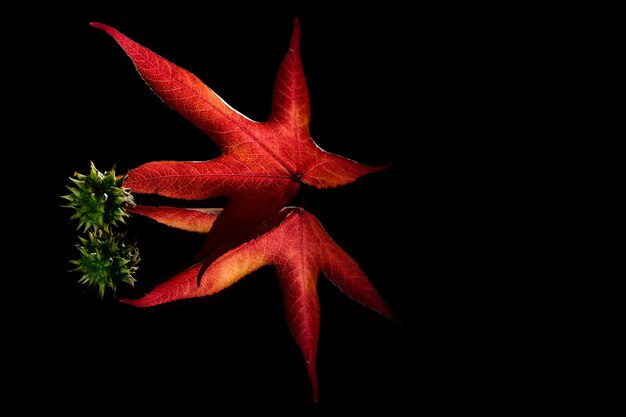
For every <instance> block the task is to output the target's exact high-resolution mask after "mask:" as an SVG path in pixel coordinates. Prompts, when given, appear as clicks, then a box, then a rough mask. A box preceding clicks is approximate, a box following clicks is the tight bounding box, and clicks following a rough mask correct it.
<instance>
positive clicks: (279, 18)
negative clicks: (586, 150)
mask: <svg viewBox="0 0 626 417" xmlns="http://www.w3.org/2000/svg"><path fill="white" fill-rule="evenodd" d="M174 7H175V9H168V10H156V9H155V7H152V8H150V9H143V10H129V9H128V8H114V7H107V8H104V7H99V6H97V5H92V6H90V7H89V8H87V7H84V6H80V7H78V8H67V9H58V8H54V9H51V10H49V11H46V10H42V11H41V13H39V14H38V16H37V17H36V18H35V19H30V20H29V21H28V22H29V23H28V25H29V27H31V28H32V31H33V32H32V33H36V34H37V37H36V38H33V39H34V40H32V41H29V40H26V41H25V44H26V45H25V47H24V48H19V49H20V50H19V51H18V53H19V54H20V57H21V58H22V60H21V61H20V62H22V63H23V68H24V71H23V73H25V74H27V80H26V83H25V84H27V86H26V87H25V88H27V89H29V91H30V90H31V89H32V90H33V91H35V92H36V95H35V96H34V97H32V98H29V99H28V100H27V103H26V104H27V106H25V107H24V108H25V109H27V110H25V112H26V113H27V115H28V116H29V121H28V122H25V123H24V124H23V125H22V128H23V131H24V132H26V135H25V137H26V138H36V142H31V141H30V139H24V143H22V144H23V145H26V149H25V151H24V152H27V154H28V155H30V156H29V158H28V161H29V162H31V163H32V166H31V165H29V167H28V169H27V170H28V172H27V173H24V176H25V178H27V175H28V174H29V173H33V172H34V173H35V175H34V177H33V178H32V179H29V181H31V182H32V184H34V189H36V190H37V193H36V199H35V202H34V203H33V204H29V207H28V208H29V209H30V210H33V211H34V216H32V217H31V219H35V220H30V221H28V226H29V229H28V230H29V233H28V234H26V233H24V234H22V238H25V240H27V243H26V244H27V245H29V246H30V247H32V246H33V243H32V242H33V241H36V242H38V243H37V247H36V249H35V250H29V251H27V253H28V259H27V260H26V261H25V262H26V265H27V266H28V270H29V271H30V272H29V273H27V274H26V278H25V279H24V281H23V282H21V283H20V284H26V285H27V288H26V289H25V290H24V294H25V295H26V296H27V299H28V301H27V304H26V305H25V306H24V305H22V306H23V307H22V309H23V310H22V311H23V316H24V317H26V318H27V320H28V321H29V324H28V325H24V326H21V325H20V326H19V330H20V333H21V334H22V335H23V336H21V337H20V339H19V340H22V341H26V340H28V342H27V343H24V345H23V348H22V347H19V348H18V349H23V350H24V351H28V352H29V355H28V358H29V359H28V360H25V361H23V364H24V371H23V372H21V373H20V375H19V377H18V378H19V381H20V382H19V383H17V384H16V387H17V389H18V390H27V391H29V392H32V391H33V390H34V391H35V392H37V393H38V395H39V396H40V398H45V401H46V403H47V404H48V405H49V406H51V407H53V408H57V407H58V408H60V409H69V408H78V409H80V410H82V411H84V412H86V413H87V414H89V412H90V410H96V409H100V408H101V407H105V406H106V407H111V408H113V409H117V408H119V409H122V408H127V407H130V408H132V409H135V410H139V409H141V408H146V409H158V410H177V411H176V414H181V415H185V414H187V413H190V410H193V409H198V410H199V412H202V413H205V412H206V413H211V412H213V413H215V412H217V411H216V410H219V409H221V407H224V406H225V407H229V408H230V410H237V409H239V408H240V407H248V406H249V407H253V408H256V409H257V410H270V411H272V410H276V411H277V410H287V411H289V412H290V413H291V415H309V414H327V413H331V412H333V411H336V410H352V411H354V412H358V411H359V410H372V409H374V408H377V407H381V408H382V409H384V410H386V411H387V412H388V413H389V415H400V412H399V411H398V410H402V409H406V410H412V411H414V412H419V410H421V409H425V408H427V407H435V408H436V409H439V410H442V411H445V410H449V409H452V408H455V409H456V408H459V407H460V408H461V409H476V410H479V409H480V410H483V409H486V408H491V407H494V401H493V398H494V397H498V398H499V399H502V398H508V396H509V395H513V393H514V392H515V391H516V389H514V388H513V387H512V386H511V384H510V380H509V378H510V376H511V374H515V372H517V370H518V369H519V366H520V362H523V361H524V360H525V359H524V357H516V356H515V355H513V354H512V353H510V351H509V350H508V348H509V347H510V346H511V345H512V344H514V343H518V342H520V341H516V340H512V339H511V338H510V337H509V336H507V333H506V329H507V328H510V326H511V323H510V322H509V321H508V319H506V318H503V317H502V316H500V317H495V316H497V308H494V304H495V305H498V306H503V305H506V304H508V303H509V302H511V300H512V299H513V298H514V295H513V294H512V289H511V288H510V287H508V286H507V287H506V288H502V291H501V292H500V293H499V294H498V295H497V297H496V298H495V299H494V297H492V294H493V291H494V288H493V285H495V286H496V290H497V287H498V285H502V284H498V283H496V282H494V281H493V280H491V279H487V278H485V277H487V276H491V275H492V274H493V273H494V271H495V272H498V267H499V264H498V263H497V262H495V261H494V262H491V263H490V264H489V266H486V265H487V264H485V263H482V261H484V259H485V258H488V257H491V256H495V255H496V249H493V248H492V247H491V246H490V247H489V248H488V249H487V247H486V243H485V241H486V240H489V242H488V245H493V244H495V245H497V244H498V243H499V242H500V240H499V239H500V237H499V236H498V234H497V233H496V234H495V235H494V234H493V233H492V232H493V231H492V230H489V231H487V225H486V220H485V218H486V217H489V215H490V214H491V213H493V214H494V216H495V215H496V214H495V213H496V212H497V209H498V207H497V206H496V207H494V206H493V205H484V204H483V203H479V200H480V198H481V196H482V195H484V193H485V192H484V190H483V187H484V184H483V183H482V182H481V180H482V179H483V176H484V175H486V174H485V173H484V172H483V169H484V167H483V165H482V164H481V162H482V161H483V158H484V155H483V154H482V150H484V149H486V148H487V146H493V142H490V141H487V140H485V138H490V137H492V136H494V135H496V134H499V133H501V123H503V122H501V121H498V122H493V121H494V120H500V119H498V118H499V117H501V116H502V117H505V116H506V112H505V111H503V109H502V106H504V107H506V103H505V101H504V100H503V99H502V98H501V97H502V96H503V95H505V94H506V93H507V92H510V91H511V87H509V86H507V84H506V83H507V82H508V81H510V80H507V77H506V75H502V74H505V73H506V70H507V68H508V66H509V65H510V64H511V63H510V62H509V61H507V60H506V58H505V57H504V55H505V54H504V52H503V48H507V47H509V48H511V47H513V44H512V43H513V42H514V41H513V40H509V39H507V40H502V39H500V40H498V41H497V42H494V41H493V35H494V33H495V34H498V33H499V31H500V29H499V28H498V27H493V26H490V28H489V30H487V29H485V27H484V26H483V24H482V23H483V22H484V21H482V20H476V16H480V11H478V12H477V11H476V10H473V11H472V12H473V13H474V14H473V15H472V18H471V19H466V16H467V15H466V14H465V12H466V11H465V10H460V9H445V8H442V9H436V10H435V9H429V8H421V9H419V10H417V13H409V12H407V11H405V10H402V9H392V8H390V7H389V8H386V9H366V8H363V9H359V10H352V11H350V12H338V11H336V10H333V9H324V8H323V7H319V6H318V7H291V8H276V9H273V8H263V9H257V10H251V9H249V8H245V7H243V6H241V7H239V6H235V7H230V8H227V7H223V6H221V7H217V6H216V7H215V8H214V9H213V6H212V5H207V6H206V9H207V11H206V12H202V11H198V10H194V8H193V7H184V5H183V4H180V5H174ZM48 13H49V15H48ZM295 16H299V18H300V22H301V26H302V43H301V53H302V59H303V63H304V69H305V73H306V76H307V82H308V86H309V91H310V96H311V108H312V121H311V133H312V135H313V138H314V139H315V141H316V142H317V143H318V144H319V145H320V146H321V147H322V148H324V149H326V150H328V151H331V152H334V153H338V154H340V155H344V156H347V157H350V158H352V159H355V160H358V161H360V162H364V163H369V164H384V163H388V162H390V161H393V165H392V166H391V168H389V170H387V171H385V172H383V173H379V174H374V175H370V176H367V177H363V178H361V179H359V180H358V181H357V182H356V183H354V184H350V185H347V186H344V187H341V188H338V189H334V190H314V189H308V188H306V187H305V188H304V189H303V190H302V191H301V193H300V196H301V199H299V201H298V202H299V203H302V204H303V205H304V206H305V207H306V208H307V209H308V210H309V211H310V212H312V213H313V214H314V215H316V216H317V217H318V218H319V219H320V221H321V222H322V224H323V225H324V226H325V228H326V230H327V231H328V232H329V234H330V235H331V236H332V237H333V238H334V239H335V241H336V242H337V243H338V244H339V245H341V246H342V247H343V248H344V249H345V250H346V251H347V252H348V253H350V254H351V255H352V256H353V257H354V258H355V259H356V260H357V262H359V264H360V266H361V267H362V268H363V270H364V271H365V272H366V273H367V275H368V276H369V277H370V279H371V281H372V283H373V284H374V285H375V286H376V287H377V288H378V289H379V292H380V293H381V295H382V296H383V298H384V299H385V300H386V301H387V302H388V303H389V304H390V306H391V307H392V308H393V309H394V310H395V311H396V313H397V314H398V316H399V317H400V319H401V321H402V325H401V326H397V325H395V324H393V323H391V322H389V321H387V320H385V319H384V318H382V317H380V316H378V315H377V314H375V313H373V312H371V311H369V310H368V309H366V308H364V307H362V306H360V305H358V304H357V303H355V302H353V301H352V300H350V299H348V298H347V297H345V296H344V295H343V294H342V293H341V292H340V291H338V290H337V289H336V288H334V287H333V286H332V284H330V283H329V282H328V281H327V280H326V279H325V277H323V276H320V284H319V296H320V302H321V312H322V318H321V335H320V343H319V353H318V376H319V381H320V403H319V405H317V406H314V405H313V404H312V403H311V396H310V387H309V382H308V376H307V374H306V370H305V366H304V361H303V360H302V357H301V354H300V351H299V349H298V347H297V345H296V343H295V342H294V340H293V339H292V337H291V334H290V332H289V329H288V326H287V323H286V320H285V317H284V312H283V306H282V301H281V294H280V289H279V286H278V282H277V279H276V277H275V273H274V270H273V269H272V268H265V269H262V270H260V271H258V272H256V273H254V274H252V275H251V276H249V277H247V278H245V279H243V280H242V281H240V282H239V283H237V284H236V285H234V286H233V287H232V288H229V289H227V290H225V291H223V292H222V293H220V294H217V295H215V296H212V297H207V298H202V299H197V300H188V301H180V302H176V303H171V304H168V305H163V306H158V307H154V308H150V309H135V308H132V307H129V306H126V305H120V304H118V303H117V302H116V301H115V300H113V299H112V298H111V297H110V296H107V297H106V299H105V300H104V301H100V300H99V299H98V298H97V296H96V295H95V294H94V293H93V292H89V291H86V290H85V288H83V287H81V286H79V285H78V284H76V282H75V281H76V280H77V279H78V275H77V274H76V273H70V272H68V270H69V269H70V266H69V265H68V260H69V259H72V258H74V257H75V256H76V249H75V248H74V247H73V244H74V242H75V241H76V233H75V231H74V225H73V224H70V223H69V221H68V219H69V216H70V215H71V212H70V210H68V209H62V208H60V207H59V205H60V204H61V200H60V198H59V196H60V195H62V194H64V193H65V185H66V184H67V183H68V177H69V176H70V175H72V174H73V172H74V171H79V172H86V171H87V170H88V164H89V161H90V160H91V161H94V163H95V164H96V166H97V167H99V168H100V169H108V168H110V167H111V166H113V165H115V166H116V168H117V171H118V172H119V173H123V172H125V171H127V170H128V169H130V168H133V167H135V166H137V165H139V164H141V163H144V162H148V161H153V160H164V159H168V160H202V159H211V158H213V157H216V156H217V155H218V150H217V148H216V146H215V145H214V144H213V143H212V142H211V140H210V139H209V138H208V137H207V136H206V135H204V134H203V133H202V132H200V131H199V130H198V129H196V128H195V127H193V126H192V125H191V124H190V123H188V122H187V121H185V120H184V119H183V118H182V117H181V116H179V115H177V114H176V113H175V112H173V111H172V110H171V109H169V108H168V107H167V106H166V105H164V104H163V103H162V102H161V101H160V100H159V99H158V98H157V97H156V96H155V95H154V94H153V93H152V92H150V90H149V89H148V87H147V86H146V85H145V84H144V83H143V81H142V80H141V79H140V77H139V76H138V74H137V73H136V72H135V70H134V68H133V66H132V63H131V62H130V60H129V59H128V58H127V57H126V56H125V54H124V53H123V51H122V50H121V49H120V48H119V47H118V46H117V45H116V44H115V42H114V41H113V40H112V39H111V38H110V37H109V36H108V35H106V34H104V33H103V32H100V31H98V30H95V29H93V28H91V27H90V26H89V24H88V23H89V22H90V21H98V22H102V23H107V24H110V25H112V26H114V27H116V28H117V29H119V30H120V31H122V32H123V33H125V34H126V35H127V36H129V37H131V38H132V39H134V40H135V41H138V42H140V43H141V44H143V45H144V46H146V47H149V48H150V49H152V50H153V51H155V52H157V53H159V54H160V55H162V56H164V57H165V58H167V59H169V60H170V61H172V62H174V63H176V64H178V65H180V66H182V67H184V68H186V69H188V70H190V71H192V72H193V73H195V74H196V75H198V76H199V77H200V78H201V79H202V80H203V81H204V82H205V83H207V85H209V86H210V87H211V88H212V89H213V90H214V91H216V92H217V93H218V94H219V95H220V96H221V97H222V98H224V99H225V100H226V101H227V102H228V103H229V104H231V105H232V106H233V107H234V108H236V109H238V110H239V111H241V112H242V113H244V114H246V115H247V116H249V117H250V118H252V119H254V120H264V119H266V118H267V117H268V115H269V111H270V103H271V91H272V86H273V79H274V76H275V73H276V70H277V68H278V66H279V64H280V62H281V60H282V58H283V56H284V54H285V52H286V49H287V46H288V42H289V38H290V35H291V29H292V21H293V18H294V17H295ZM507 19H508V18H507V16H506V14H505V15H504V17H503V19H502V20H501V22H500V23H499V25H501V26H502V27H505V26H506V25H507V23H508V20H507ZM511 19H512V18H511ZM499 25H498V26H499ZM487 39H489V41H486V40H487ZM494 54H495V55H496V56H502V59H501V60H500V59H498V60H494V59H493V56H494ZM498 54H500V55H498ZM515 88H520V86H519V85H518V86H517V87H515ZM29 97H31V96H30V95H29ZM514 130H515V129H514ZM514 134H515V133H514ZM30 143H37V145H32V147H31V145H30ZM496 146H497V145H496ZM490 149H491V150H492V151H493V148H490ZM508 158H509V156H508V154H507V153H506V152H504V154H501V155H500V157H499V162H498V163H501V164H506V163H507V161H508ZM31 168H32V170H31ZM31 196H32V195H31ZM136 198H137V200H138V202H142V201H154V200H147V199H142V198H141V196H137V197H136ZM160 201H161V202H165V201H164V200H160ZM217 202H219V201H217ZM169 203H171V202H169ZM498 204H502V202H498ZM477 213H478V214H479V215H478V216H476V214H477ZM129 227H130V230H131V233H132V235H133V236H134V237H136V238H137V239H138V241H139V247H140V249H141V255H142V259H143V260H142V263H141V269H140V272H139V273H138V275H137V278H138V280H139V281H138V283H137V286H136V288H135V289H120V291H119V295H120V296H130V297H138V296H140V295H141V294H143V293H145V292H146V291H149V290H150V289H151V288H153V287H154V285H156V284H157V283H158V282H161V281H163V280H165V279H167V278H168V277H169V276H171V275H172V274H173V273H175V272H177V271H179V270H181V269H182V268H184V267H185V266H187V265H189V264H190V263H191V262H192V257H193V254H194V252H195V250H196V249H197V248H198V247H199V245H200V244H201V241H202V239H201V237H198V236H193V235H190V234H186V233H183V232H178V231H175V230H171V229H168V228H165V227H161V226H159V225H156V224H154V223H151V222H150V221H148V220H144V219H138V218H137V219H136V218H133V219H131V220H130V221H129ZM483 248H484V249H483ZM33 253H34V254H33ZM509 268H511V267H510V266H509ZM515 268H516V266H515V265H514V266H513V269H515ZM508 271H509V273H511V270H510V269H509V270H508ZM513 273H515V271H514V272H513ZM487 291H489V293H488V292H487ZM487 303H488V304H487ZM487 305H488V306H489V307H487ZM19 346H22V345H19ZM25 406H26V407H28V404H26V405H25ZM172 412H174V411H172Z"/></svg>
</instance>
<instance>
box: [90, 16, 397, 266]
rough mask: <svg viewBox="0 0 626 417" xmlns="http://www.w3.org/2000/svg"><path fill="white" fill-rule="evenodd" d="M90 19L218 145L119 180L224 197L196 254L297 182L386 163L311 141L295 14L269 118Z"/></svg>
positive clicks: (348, 177)
mask: <svg viewBox="0 0 626 417" xmlns="http://www.w3.org/2000/svg"><path fill="white" fill-rule="evenodd" d="M91 25H92V26H94V27H96V28H98V29H102V30H103V31H105V32H106V33H108V34H109V35H111V36H112V37H113V38H114V39H115V40H116V41H117V43H118V44H119V45H120V46H121V47H122V49H123V50H124V51H125V52H126V54H127V55H128V56H129V57H130V59H131V60H132V61H133V63H134V64H135V67H136V68H137V71H138V72H139V73H140V74H141V76H142V77H143V79H144V80H145V82H146V83H147V84H148V85H149V86H150V88H151V89H152V90H153V91H154V92H155V93H156V94H157V95H158V96H159V97H160V98H161V99H162V100H163V101H164V102H165V103H167V104H168V105H169V106H170V107H172V108H173V109H174V110H176V111H177V112H178V113H180V114H181V115H183V116H184V117H185V118H186V119H187V120H189V121H190V122H192V123H193V124H194V125H196V126H197V127H198V128H200V129H201V130H202V131H204V132H206V133H207V134H208V135H209V136H210V137H211V138H212V139H213V140H214V141H215V142H216V143H217V145H218V146H219V148H220V150H221V151H222V155H221V156H219V157H218V158H215V159H212V160H209V161H202V162H176V161H162V162H149V163H147V164H145V165H141V166H139V167H138V168H135V169H132V170H130V171H129V173H128V178H127V179H126V181H125V183H124V184H125V186H126V187H129V188H130V189H131V190H132V192H133V193H145V194H158V195H161V196H166V197H173V198H180V199H187V200H201V199H207V198H212V197H217V196H227V197H228V198H229V202H228V203H227V205H226V207H225V208H224V212H223V214H221V215H220V216H219V217H218V219H217V220H216V221H215V224H214V225H213V228H212V230H211V233H209V234H208V236H207V240H206V242H205V244H204V247H203V249H202V250H201V251H200V253H199V254H198V258H202V257H206V256H207V255H209V254H212V253H213V255H214V256H213V257H212V258H210V259H211V260H212V259H214V258H215V256H217V255H219V253H223V251H224V250H226V249H228V248H232V247H233V246H234V245H236V243H235V244H231V245H230V246H227V245H228V242H231V243H232V242H233V241H236V242H241V239H239V240H237V238H238V237H240V236H242V235H243V234H245V233H246V232H247V231H249V230H252V229H253V228H254V227H255V226H256V225H257V224H258V223H259V222H261V221H262V220H264V219H266V218H268V217H270V216H271V215H273V214H275V213H276V212H278V211H279V210H280V209H281V208H282V207H284V206H285V205H286V204H288V203H289V201H290V200H291V199H292V198H293V197H294V196H295V194H296V193H297V191H298V189H299V186H300V183H301V182H303V183H305V184H308V185H311V186H314V187H317V188H329V187H336V186H339V185H343V184H347V183H350V182H352V181H354V180H356V179H357V178H359V177H360V176H362V175H364V174H367V173H372V172H376V171H380V170H382V169H384V168H385V167H373V166H368V165H363V164H360V163H357V162H355V161H352V160H350V159H347V158H344V157H341V156H338V155H334V154H332V153H329V152H326V151H324V150H322V149H321V148H319V147H318V146H317V145H316V144H315V142H313V139H312V138H311V135H310V133H309V120H310V106H309V94H308V90H307V86H306V80H305V77H304V71H303V68H302V63H301V60H300V51H299V49H300V47H299V43H300V26H299V23H298V20H297V19H296V20H295V23H294V30H293V34H292V37H291V43H290V46H289V50H288V52H287V55H286V57H285V59H284V60H283V62H282V64H281V65H280V68H279V70H278V74H277V76H276V81H275V84H274V93H273V101H272V113H271V116H270V118H269V120H268V121H267V122H256V121H253V120H250V119H249V118H247V117H246V116H244V115H243V114H241V113H239V112H237V111H236V110H235V109H233V108H232V107H230V106H229V105H228V104H227V103H226V102H224V101H223V100H222V99H221V98H220V97H219V96H218V95H217V94H215V92H213V90H211V89H210V88H209V87H207V86H206V85H205V84H204V83H202V81H200V79H198V78H197V77H196V76H195V75H193V74H192V73H190V72H189V71H187V70H185V69H183V68H180V67H178V66H176V65H174V64H172V63H171V62H169V61H167V60H165V59H164V58H162V57H160V56H159V55H157V54H155V53H154V52H152V51H150V50H149V49H147V48H145V47H143V46H141V45H139V44H138V43H136V42H134V41H133V40H131V39H129V38H128V37H126V36H124V35H123V34H122V33H120V32H119V31H117V30H116V29H114V28H112V27H110V26H107V25H104V24H101V23H92V24H91ZM224 245H226V246H224ZM218 248H221V249H220V250H218V251H216V249H218ZM207 264H208V262H207Z"/></svg>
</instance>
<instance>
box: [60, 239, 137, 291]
mask: <svg viewBox="0 0 626 417" xmlns="http://www.w3.org/2000/svg"><path fill="white" fill-rule="evenodd" d="M125 235H126V234H125V233H119V234H117V235H111V234H109V233H107V232H103V231H102V230H98V231H96V232H89V233H88V237H87V238H86V239H85V238H82V237H79V239H80V242H81V243H80V244H78V245H76V246H77V248H78V250H79V251H80V257H79V258H78V259H76V260H73V261H70V262H71V263H72V264H74V265H76V268H75V269H74V270H75V271H79V272H82V274H83V276H82V278H81V279H79V280H78V282H79V283H81V284H86V285H87V286H88V287H90V288H96V289H97V290H98V294H99V295H100V298H103V297H104V292H105V290H106V288H107V287H108V288H110V289H111V290H112V291H113V294H115V291H116V289H117V285H118V284H119V283H127V284H130V285H133V284H134V283H135V279H134V278H133V274H134V273H135V272H136V271H137V264H138V263H139V250H138V249H137V247H136V245H135V244H128V243H125V242H124V238H125Z"/></svg>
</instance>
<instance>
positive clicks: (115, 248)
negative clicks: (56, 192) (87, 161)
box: [62, 162, 139, 298]
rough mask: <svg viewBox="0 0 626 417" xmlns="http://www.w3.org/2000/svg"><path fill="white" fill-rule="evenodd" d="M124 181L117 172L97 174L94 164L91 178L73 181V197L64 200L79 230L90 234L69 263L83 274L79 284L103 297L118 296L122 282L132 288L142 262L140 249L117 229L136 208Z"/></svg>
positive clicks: (84, 176) (79, 175)
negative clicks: (73, 211)
mask: <svg viewBox="0 0 626 417" xmlns="http://www.w3.org/2000/svg"><path fill="white" fill-rule="evenodd" d="M124 179H125V177H124V176H116V175H115V169H111V170H110V171H105V172H104V173H102V172H100V171H98V169H96V167H95V166H94V164H93V162H92V163H91V171H90V172H89V174H88V175H83V174H79V173H76V174H75V177H74V178H70V180H71V181H72V182H73V183H74V184H73V185H74V186H68V187H67V188H68V189H69V190H70V192H71V194H69V195H66V196H63V197H62V198H64V199H65V200H67V201H68V202H69V203H68V204H65V205H63V207H69V208H72V209H74V210H75V213H74V215H73V216H72V217H71V220H77V221H78V227H77V229H78V230H80V229H81V228H82V229H83V233H87V236H86V238H83V237H80V236H79V239H80V243H79V244H78V245H76V246H77V247H78V250H79V252H80V257H79V258H78V259H76V260H73V261H70V262H71V263H72V264H74V265H76V268H75V269H74V270H75V271H78V272H81V273H82V274H83V275H82V277H81V278H80V279H79V280H78V282H79V283H81V284H86V285H87V286H88V287H90V288H96V289H97V290H98V294H99V295H100V298H103V297H104V293H105V290H106V289H107V288H110V289H111V290H112V291H113V294H114V295H115V291H116V289H117V286H118V285H119V284H120V283H127V284H130V285H133V284H134V282H135V279H134V278H133V274H134V273H135V272H136V271H137V264H138V263H139V250H138V249H137V246H136V245H135V244H134V243H133V244H128V243H125V242H124V239H125V237H126V233H124V232H120V231H118V230H117V227H118V226H119V223H125V218H126V217H128V216H129V213H128V211H127V210H128V208H129V206H134V205H135V203H134V201H133V196H132V195H131V194H130V189H128V188H124V187H123V183H124Z"/></svg>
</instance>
